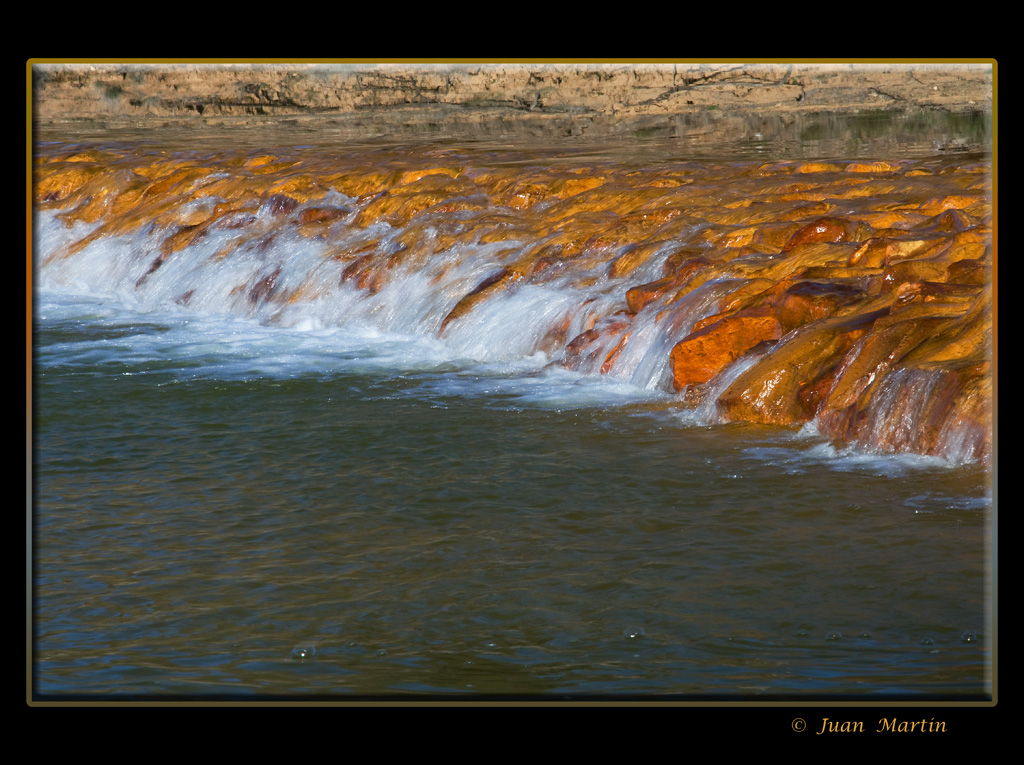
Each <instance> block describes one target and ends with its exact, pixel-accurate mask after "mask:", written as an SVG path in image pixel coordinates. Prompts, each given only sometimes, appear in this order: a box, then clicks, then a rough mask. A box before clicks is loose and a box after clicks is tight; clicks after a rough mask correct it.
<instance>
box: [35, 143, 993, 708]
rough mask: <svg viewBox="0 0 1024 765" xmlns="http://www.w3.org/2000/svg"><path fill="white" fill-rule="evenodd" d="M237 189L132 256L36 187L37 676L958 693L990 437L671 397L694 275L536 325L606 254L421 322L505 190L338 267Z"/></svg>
mask: <svg viewBox="0 0 1024 765" xmlns="http://www.w3.org/2000/svg"><path fill="white" fill-rule="evenodd" d="M126 147H127V148H126ZM88 148H90V147H88V146H73V147H69V146H65V145H63V144H60V143H54V144H47V146H46V147H44V148H42V149H40V150H39V151H41V152H42V153H47V152H50V153H55V152H60V151H64V152H67V151H74V150H84V149H88ZM108 148H109V147H108ZM116 148H117V150H118V151H121V152H128V153H131V152H134V151H141V152H143V153H145V152H147V151H150V152H156V153H159V154H160V156H162V157H167V156H172V157H186V156H187V157H190V158H194V157H196V156H197V152H198V153H199V155H200V156H206V155H202V154H201V152H202V151H205V149H201V150H200V149H196V148H194V147H185V148H182V147H180V146H175V147H166V146H161V147H147V146H142V148H141V149H136V148H134V146H133V145H129V144H118V145H117V147H116ZM431 150H433V151H438V150H437V149H436V148H433V149H431ZM264 151H266V149H265V148H264ZM393 151H394V150H392V149H389V152H391V153H388V154H387V155H386V156H384V155H382V156H381V157H380V158H378V159H374V156H373V152H369V155H370V159H368V160H366V161H367V162H371V163H372V162H374V161H379V162H381V163H386V162H388V161H391V160H392V158H393V156H394V154H393ZM402 151H405V152H408V153H413V152H414V151H416V150H415V149H403V150H402ZM443 151H444V152H448V153H447V154H445V156H446V157H447V156H450V153H452V152H454V151H458V152H461V153H462V156H461V157H460V161H462V162H464V163H466V164H471V165H476V166H487V165H488V163H489V164H490V165H492V166H501V167H504V168H518V167H532V166H533V165H535V164H537V163H540V162H542V161H543V156H542V155H540V154H538V153H526V152H521V153H517V152H515V151H513V150H504V151H501V152H494V151H490V150H488V151H483V150H481V151H479V152H477V153H474V151H473V150H472V149H471V148H466V147H457V148H456V149H454V150H453V149H451V148H450V147H449V148H444V150H443ZM237 152H238V156H239V157H240V161H241V160H244V159H246V158H250V159H251V158H252V157H255V156H257V155H256V153H255V152H253V151H249V150H248V149H245V148H241V149H237ZM273 152H274V153H275V154H284V155H287V156H298V157H307V156H311V155H317V156H318V157H320V158H321V161H324V162H327V163H329V162H331V161H333V160H331V159H330V158H329V157H330V156H333V155H335V154H336V155H339V156H340V155H341V154H343V153H345V152H349V153H358V152H355V151H354V150H351V149H344V150H341V149H338V148H337V147H317V146H312V147H282V146H275V147H273ZM651 154H652V155H653V157H654V158H652V157H651V156H646V155H638V156H631V157H630V159H629V160H628V161H627V160H625V159H622V158H621V157H620V156H618V155H615V156H612V155H607V154H605V155H599V156H590V155H588V156H576V157H572V158H571V159H572V162H573V163H576V164H580V165H583V164H585V165H588V166H590V165H594V164H598V165H600V171H601V172H617V171H619V169H621V165H622V163H625V164H627V165H628V163H629V162H633V163H635V164H636V165H638V166H644V167H649V166H650V165H651V164H652V163H658V162H662V163H664V162H667V160H666V159H665V158H664V156H663V155H658V154H657V153H654V152H651ZM435 156H440V154H436V155H435ZM324 157H328V158H327V159H324ZM562 159H564V157H563V158H562ZM338 161H339V162H340V161H342V160H340V159H339V160H338ZM346 161H347V160H346ZM672 161H674V162H683V161H689V160H685V159H683V158H675V159H674V160H672ZM929 161H930V160H929ZM934 161H935V162H937V163H940V164H941V162H942V161H944V160H942V159H941V158H940V159H936V160H934ZM737 164H738V163H737V161H736V160H735V159H732V160H729V161H725V160H723V161H721V162H720V163H719V164H716V163H715V162H713V161H711V160H704V161H703V164H702V165H701V168H702V171H703V170H704V169H707V168H710V170H711V172H712V174H714V173H715V172H718V171H719V170H720V172H721V173H722V175H723V177H725V178H729V177H734V176H735V168H736V166H737ZM724 189H725V187H723V190H722V191H721V193H722V194H723V195H726V196H727V195H728V192H727V191H726V190H724ZM736 193H739V192H736ZM326 201H328V202H330V203H331V204H332V205H334V206H336V207H337V208H338V209H342V210H346V211H347V212H346V213H345V215H347V216H349V217H347V218H343V219H340V220H339V221H338V222H336V223H334V224H332V226H333V228H331V232H332V233H331V236H333V237H335V241H337V237H342V238H344V237H348V238H347V239H345V244H346V246H347V247H348V248H349V249H350V250H358V248H359V247H360V246H362V245H363V244H364V243H370V244H372V246H373V247H376V248H377V250H376V251H377V252H385V251H386V252H394V253H398V252H401V251H402V250H401V249H400V247H399V240H400V237H401V236H402V235H403V234H405V233H407V232H408V230H409V229H408V228H403V225H400V224H397V223H396V224H394V225H393V226H391V225H389V224H385V223H374V224H371V225H369V226H365V227H356V226H354V225H353V221H354V216H356V215H357V214H358V211H359V209H360V208H358V205H357V204H356V201H355V199H354V198H353V197H349V196H347V195H344V194H342V193H340V192H332V194H331V195H330V196H329V197H328V198H327V200H326ZM323 202H324V200H323V199H321V200H320V203H323ZM192 204H193V207H192V210H191V211H192V212H197V213H200V214H201V213H202V212H203V210H204V209H205V208H204V205H207V206H208V205H209V204H211V203H209V202H205V201H203V200H198V201H195V202H193V203H192ZM364 204H365V203H364ZM269 205H270V203H268V204H264V206H263V207H260V208H257V209H253V210H251V211H250V212H251V214H252V218H251V220H250V221H249V223H248V225H249V226H250V229H249V230H251V229H252V227H253V226H257V227H259V226H263V228H260V229H259V236H254V237H251V238H250V240H248V242H247V243H245V244H242V245H238V244H233V242H234V240H233V239H232V237H236V236H237V234H236V233H235V231H236V229H233V228H230V227H227V226H225V227H224V229H223V230H222V231H219V232H213V233H210V234H209V235H208V236H206V237H205V238H204V239H203V240H202V241H201V242H200V241H197V242H194V243H192V244H190V245H188V246H187V247H186V248H185V249H183V250H181V252H182V253H184V255H183V257H180V258H177V259H174V258H172V259H169V260H167V262H166V263H163V265H162V266H161V267H160V268H159V269H156V270H153V266H152V262H153V256H154V253H155V252H156V248H158V247H159V241H157V240H155V239H152V238H153V237H154V236H156V235H155V233H154V227H153V226H150V227H148V228H147V227H143V228H142V229H138V230H133V231H126V232H119V233H109V234H106V233H105V234H104V235H103V236H96V237H94V238H92V239H91V240H90V241H89V243H88V244H87V245H86V246H84V247H83V248H80V249H78V250H77V252H76V254H75V256H74V257H65V256H64V253H66V252H67V251H68V249H69V247H71V246H72V244H73V243H75V242H80V241H81V240H82V239H83V238H87V237H88V236H89V235H90V234H92V233H93V232H94V231H97V230H98V227H99V226H100V225H101V224H100V222H99V221H96V220H94V221H91V222H90V221H88V220H77V221H75V222H73V223H68V222H66V221H63V220H61V219H60V218H59V212H58V211H55V210H41V211H37V212H36V214H35V219H34V228H35V255H36V273H35V295H34V301H35V305H34V316H35V327H34V356H33V364H34V375H33V407H32V414H33V422H32V429H33V433H32V437H33V473H32V486H33V490H32V497H31V500H32V511H33V537H32V544H33V548H32V550H33V613H32V616H33V692H34V693H35V694H36V695H37V697H38V698H46V699H74V698H103V699H115V700H116V699H121V698H124V699H132V698H148V699H172V698H204V699H218V698H231V699H255V698H267V697H272V698H317V699H339V700H344V699H404V698H414V699H436V698H457V699H467V700H472V699H485V698H501V699H509V698H537V699H564V698H637V697H641V698H655V699H669V698H671V699H676V698H685V699H725V698H736V697H751V698H754V699H773V698H790V697H796V698H806V699H813V698H819V697H835V696H851V697H854V698H884V699H894V698H904V697H907V698H912V699H913V698H956V699H972V700H983V699H986V698H989V697H990V695H991V693H992V666H993V656H992V648H993V625H992V606H993V597H992V592H993V586H994V585H993V578H992V574H993V557H994V556H993V550H992V546H993V545H992V537H993V525H994V520H993V517H994V504H995V502H994V490H993V481H992V469H991V468H990V467H988V466H986V465H985V464H979V463H975V462H970V461H962V462H961V461H957V460H949V459H942V458H939V457H925V456H919V455H914V454H909V453H905V454H885V453H873V452H871V451H868V450H864V449H856V448H852V447H849V446H843V445H839V444H833V443H831V442H829V441H828V440H826V439H824V438H822V437H821V436H819V435H817V432H816V431H815V429H814V428H813V427H812V426H809V427H804V428H801V429H796V428H782V427H767V426H759V425H749V424H742V423H724V422H720V421H719V418H718V417H717V415H716V411H715V409H714V407H713V406H709V404H708V403H707V402H708V401H713V397H712V398H710V399H705V403H704V404H703V405H702V406H701V407H689V408H687V407H680V406H679V405H678V396H676V395H675V394H674V393H673V392H672V391H671V387H670V386H666V382H665V375H666V366H665V356H666V354H667V352H668V350H669V349H670V348H671V343H672V342H673V338H677V337H678V336H679V333H680V332H681V333H682V334H683V335H685V334H686V333H687V332H689V330H690V328H691V327H692V326H693V324H694V322H696V321H698V320H699V319H701V318H702V317H703V316H706V315H707V314H708V312H709V311H710V306H711V305H712V303H713V301H715V300H717V299H718V298H719V297H720V294H724V293H723V292H722V291H723V290H724V289H725V287H724V286H723V283H722V282H712V283H709V284H708V285H705V287H703V288H701V289H699V290H697V291H695V292H693V293H691V295H690V296H688V298H687V299H686V300H685V301H682V302H681V303H679V304H678V305H676V306H675V307H674V308H673V313H672V315H671V316H669V317H667V318H666V319H663V320H662V321H660V322H652V323H650V324H646V325H643V326H642V328H638V329H636V330H635V331H634V332H633V334H632V335H631V336H630V337H629V338H628V339H629V342H628V343H626V344H625V345H624V346H623V347H622V349H621V353H620V354H619V356H618V361H617V362H616V364H615V366H614V368H613V369H610V370H608V369H606V370H604V371H605V373H603V374H602V371H601V370H600V369H597V368H595V367H594V365H591V366H587V365H586V364H578V365H576V366H572V365H566V364H564V363H561V362H562V361H563V359H564V353H565V351H564V340H565V339H571V338H572V337H575V336H578V335H579V334H580V333H583V332H585V331H586V330H588V329H590V328H592V327H595V326H598V327H600V326H603V324H602V322H604V323H605V324H607V323H608V322H611V321H613V320H614V317H615V312H616V311H617V310H618V309H619V308H621V305H620V303H621V293H622V286H623V284H626V283H627V282H626V278H625V277H624V278H623V280H620V281H619V282H615V281H614V280H603V281H601V280H595V279H590V278H588V276H587V274H588V273H589V272H587V271H586V268H585V267H584V266H580V270H577V271H576V272H575V273H574V274H573V277H572V280H569V279H566V278H563V276H562V275H560V273H559V272H558V271H557V269H554V270H553V271H552V272H551V273H552V276H551V278H550V279H549V280H547V281H546V282H545V281H544V280H540V279H538V280H535V281H533V282H531V283H530V284H527V285H523V286H522V287H521V288H519V289H509V290H506V291H505V292H503V293H501V294H499V295H497V296H496V297H492V298H491V299H488V300H486V301H483V302H481V303H478V304H477V305H475V306H474V307H473V310H472V311H470V312H468V313H466V314H465V315H464V316H461V317H460V318H459V319H458V320H456V321H453V322H451V323H450V324H448V325H447V326H445V324H444V322H445V319H446V317H447V316H448V315H449V314H450V313H451V312H452V310H453V308H454V307H455V306H456V305H457V304H458V303H459V300H460V298H461V297H462V296H464V295H466V294H467V293H469V292H470V291H471V290H472V289H473V288H474V286H475V285H477V284H481V283H482V282H483V281H484V280H487V279H488V278H489V277H491V275H492V274H493V273H494V269H495V264H500V263H502V262H507V261H502V257H503V253H505V252H506V251H508V250H509V248H512V249H515V248H520V249H521V248H523V247H527V246H530V245H531V244H532V243H531V242H529V241H524V240H523V239H522V238H521V237H522V236H523V231H525V230H527V228H528V226H518V227H516V226H511V225H510V227H509V228H510V230H511V231H512V233H511V234H509V236H508V237H498V236H495V237H492V239H491V240H490V241H485V240H484V238H483V237H481V238H469V237H466V236H462V234H463V233H464V232H465V231H466V230H468V229H469V228H471V227H474V226H475V227H477V228H478V229H479V228H481V227H482V226H483V223H482V221H481V219H480V218H477V217H475V216H476V212H475V211H476V209H477V207H475V206H474V202H473V201H472V200H471V201H470V203H467V205H466V206H465V207H464V208H463V209H462V210H461V211H459V210H456V211H455V212H454V213H452V212H451V211H446V212H445V213H444V214H447V215H452V216H453V217H452V218H451V219H450V220H448V221H447V222H446V223H444V224H442V223H441V222H438V223H437V229H438V230H439V231H441V232H442V233H444V230H445V229H444V225H447V226H448V227H449V228H450V229H455V230H456V231H455V233H454V234H453V236H454V237H455V239H456V241H455V243H454V244H453V243H452V241H446V242H445V243H443V244H442V243H441V242H440V240H436V244H434V245H431V246H430V247H427V248H426V249H425V250H421V251H420V255H418V256H416V257H412V258H410V259H409V260H406V261H402V262H401V263H399V264H398V265H397V266H396V267H395V268H394V269H393V270H392V271H390V272H388V274H387V280H386V281H385V282H384V283H383V284H382V285H381V286H380V287H379V288H375V289H372V290H366V289H360V288H358V287H357V286H356V285H355V284H354V282H353V280H347V279H346V277H345V275H344V270H345V268H347V267H348V266H350V265H351V264H352V263H353V262H354V261H353V260H352V259H348V260H344V259H333V258H328V257H325V255H324V252H325V250H324V248H325V247H326V246H327V245H326V244H324V242H323V240H321V239H317V238H316V237H311V236H307V235H306V234H304V233H303V232H302V231H300V227H297V226H296V225H295V223H294V220H293V219H291V222H290V224H289V225H290V227H286V226H284V225H283V224H281V223H280V222H277V221H276V219H275V218H274V211H273V210H272V209H270V207H269ZM295 212H296V213H297V212H298V211H295ZM507 213H508V211H504V212H502V213H501V214H500V215H498V216H497V218H495V217H493V216H494V215H495V214H494V213H493V211H491V212H489V213H488V215H489V216H492V217H488V218H487V219H486V223H487V226H490V228H489V229H488V230H491V231H493V230H494V228H495V227H496V226H500V225H502V222H501V220H498V218H501V216H502V215H506V214H507ZM247 214H248V213H247ZM460 216H461V217H460ZM496 220H497V222H495V221H496ZM502 220H504V219H502ZM405 225H408V226H410V227H411V226H412V224H405ZM346 227H348V228H346ZM342 229H344V231H342ZM339 232H340V233H339ZM101 233H103V232H101ZM271 233H273V234H276V236H275V237H273V238H268V236H267V235H268V234H271ZM419 235H420V236H425V237H427V239H428V240H429V237H430V236H431V235H430V234H424V233H423V231H420V232H419ZM459 237H461V239H460V238H459ZM430 241H435V240H430ZM151 242H157V243H156V244H153V243H151ZM229 246H233V247H235V248H236V249H235V250H234V253H235V255H233V256H231V257H218V253H220V252H223V251H224V248H225V247H229ZM389 248H390V249H389ZM424 252H425V254H423V253H424ZM453 252H454V253H455V254H454V255H452V254H451V253H453ZM161 262H163V261H161ZM653 262H654V264H655V265H653V266H644V265H641V266H640V267H639V268H640V270H641V272H642V271H643V269H644V268H649V269H651V272H650V273H649V274H643V273H636V272H634V273H631V274H630V275H629V277H628V283H630V284H632V283H641V282H642V281H649V280H650V278H656V277H657V276H658V275H660V272H658V271H657V268H659V267H660V263H661V261H659V260H657V259H655V260H654V261H653ZM274 268H278V270H277V272H276V273H275V272H274V270H273V269H274ZM606 270H607V262H602V263H601V264H600V268H598V266H597V265H595V267H594V273H597V272H598V271H600V273H601V274H602V276H603V274H604V272H605V271H606ZM647 277H649V278H647ZM239 285H245V288H244V289H239ZM285 291H291V294H293V295H294V294H299V293H300V292H301V294H303V295H304V296H305V297H304V299H302V300H290V301H288V300H277V301H274V300H269V299H267V300H264V299H262V298H264V297H267V296H271V295H273V294H282V293H283V292H285ZM660 308H661V306H656V305H655V306H652V307H650V308H645V309H644V310H651V311H654V310H660ZM553 328H559V329H558V331H557V332H555V330H553ZM553 332H555V334H556V335H557V337H558V338H559V339H560V342H559V343H556V342H553V341H552V333H553ZM609 337H610V340H609V341H608V342H609V346H608V347H607V348H604V349H603V350H604V351H609V350H611V345H614V344H615V343H617V342H618V343H621V342H622V337H623V335H622V333H618V334H615V333H612V334H611V335H610V336H609ZM600 358H605V354H604V353H602V354H601V355H600ZM749 363H750V362H749V359H747V360H743V361H741V362H738V363H737V364H736V365H734V366H733V367H731V368H730V369H729V370H728V373H727V375H725V376H724V377H723V378H722V379H721V380H716V381H715V384H716V385H718V386H719V387H724V386H725V385H727V384H728V382H729V379H727V378H734V377H736V376H737V375H739V374H740V373H741V372H742V371H743V369H744V364H749Z"/></svg>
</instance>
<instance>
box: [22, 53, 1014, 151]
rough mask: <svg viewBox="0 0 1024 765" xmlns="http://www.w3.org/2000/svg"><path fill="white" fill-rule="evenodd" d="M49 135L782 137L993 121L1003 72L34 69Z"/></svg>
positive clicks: (35, 65) (812, 67) (674, 67)
mask: <svg viewBox="0 0 1024 765" xmlns="http://www.w3.org/2000/svg"><path fill="white" fill-rule="evenodd" d="M29 63H30V65H31V73H32V79H31V82H32V87H31V101H32V116H33V124H34V127H35V129H36V131H37V133H40V134H45V133H48V132H54V131H59V132H65V131H69V130H70V131H75V130H83V129H93V130H97V129H99V130H102V129H131V128H141V129H147V128H161V127H173V128H190V127H195V128H201V129H207V130H208V129H220V128H232V127H252V126H271V127H272V126H289V125H291V126H297V127H308V126H311V125H317V126H327V127H330V128H331V129H333V130H335V131H340V132H342V133H348V134H351V135H359V136H365V137H376V136H385V135H398V134H413V133H415V134H424V133H438V134H439V133H445V134H452V133H463V134H465V133H471V134H475V135H490V136H493V135H497V134H503V133H515V134H517V135H523V136H532V137H537V138H580V137H591V138H592V137H602V136H620V137H621V136H640V137H673V136H678V135H681V134H684V133H685V134H691V133H693V132H700V131H702V130H704V131H707V130H712V131H715V132H716V133H721V134H743V133H749V132H751V131H755V132H762V133H763V132H765V131H767V132H768V133H778V132H780V131H786V130H787V129H790V128H791V127H792V126H797V127H799V126H800V124H801V122H802V120H806V118H807V117H808V116H809V115H821V114H829V115H845V116H850V115H865V114H877V113H890V114H903V115H906V114H920V115H925V116H926V117H928V118H930V119H933V120H934V119H942V118H944V117H948V116H949V115H954V116H955V115H962V114H979V113H980V114H985V115H990V114H991V113H992V111H993V95H994V82H995V80H994V68H995V67H994V66H993V64H992V63H991V62H989V63H949V64H849V63H846V64H834V63H833V64H757V65H751V64H725V63H718V64H698V63H686V64H673V63H645V64H633V63H603V64H566V63H543V64H538V63H527V64H519V63H502V64H478V63H472V64H468V63H460V64H377V63H373V64H367V63H354V64H329V63H314V64H222V63H211V64H195V63H189V64H148V63H147V64H99V63H97V64H66V63H49V62H29Z"/></svg>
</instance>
